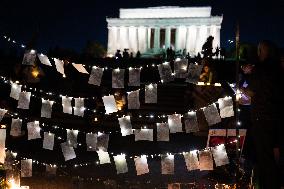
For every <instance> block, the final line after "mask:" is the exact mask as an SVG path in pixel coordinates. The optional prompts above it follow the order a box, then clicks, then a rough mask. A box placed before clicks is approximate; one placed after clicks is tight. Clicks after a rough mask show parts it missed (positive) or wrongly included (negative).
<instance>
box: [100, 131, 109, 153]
mask: <svg viewBox="0 0 284 189" xmlns="http://www.w3.org/2000/svg"><path fill="white" fill-rule="evenodd" d="M108 142H109V134H105V133H98V138H97V148H98V150H102V151H107V150H108Z"/></svg>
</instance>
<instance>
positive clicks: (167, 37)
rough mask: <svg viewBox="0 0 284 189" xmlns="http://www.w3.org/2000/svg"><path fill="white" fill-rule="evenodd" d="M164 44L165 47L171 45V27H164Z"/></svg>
mask: <svg viewBox="0 0 284 189" xmlns="http://www.w3.org/2000/svg"><path fill="white" fill-rule="evenodd" d="M165 46H166V49H167V48H170V47H171V28H170V27H166V34H165Z"/></svg>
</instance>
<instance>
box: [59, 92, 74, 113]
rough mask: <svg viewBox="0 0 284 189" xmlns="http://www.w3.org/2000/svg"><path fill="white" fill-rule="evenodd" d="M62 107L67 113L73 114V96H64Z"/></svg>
mask: <svg viewBox="0 0 284 189" xmlns="http://www.w3.org/2000/svg"><path fill="white" fill-rule="evenodd" d="M61 98H62V109H63V113H65V114H72V104H71V102H72V99H73V98H72V97H67V96H62V97H61Z"/></svg>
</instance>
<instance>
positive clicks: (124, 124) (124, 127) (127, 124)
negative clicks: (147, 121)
mask: <svg viewBox="0 0 284 189" xmlns="http://www.w3.org/2000/svg"><path fill="white" fill-rule="evenodd" d="M118 122H119V126H120V131H121V134H122V136H127V135H132V134H133V131H132V125H131V121H130V116H124V117H121V118H118Z"/></svg>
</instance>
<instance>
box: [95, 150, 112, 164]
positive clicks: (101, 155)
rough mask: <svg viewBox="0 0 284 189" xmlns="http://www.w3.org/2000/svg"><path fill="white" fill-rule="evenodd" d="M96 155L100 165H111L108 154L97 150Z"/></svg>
mask: <svg viewBox="0 0 284 189" xmlns="http://www.w3.org/2000/svg"><path fill="white" fill-rule="evenodd" d="M97 153H98V156H99V161H100V164H101V165H102V164H106V163H111V162H110V157H109V154H108V152H104V151H102V150H99V151H97Z"/></svg>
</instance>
